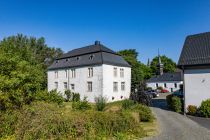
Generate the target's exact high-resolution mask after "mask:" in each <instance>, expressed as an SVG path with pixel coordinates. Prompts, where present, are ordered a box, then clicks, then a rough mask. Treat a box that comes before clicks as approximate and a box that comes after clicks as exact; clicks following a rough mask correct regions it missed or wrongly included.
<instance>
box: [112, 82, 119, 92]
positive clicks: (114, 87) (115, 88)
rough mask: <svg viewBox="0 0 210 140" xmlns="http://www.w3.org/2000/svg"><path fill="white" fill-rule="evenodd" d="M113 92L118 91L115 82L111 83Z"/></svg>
mask: <svg viewBox="0 0 210 140" xmlns="http://www.w3.org/2000/svg"><path fill="white" fill-rule="evenodd" d="M113 91H114V92H117V91H118V83H117V82H114V83H113Z"/></svg>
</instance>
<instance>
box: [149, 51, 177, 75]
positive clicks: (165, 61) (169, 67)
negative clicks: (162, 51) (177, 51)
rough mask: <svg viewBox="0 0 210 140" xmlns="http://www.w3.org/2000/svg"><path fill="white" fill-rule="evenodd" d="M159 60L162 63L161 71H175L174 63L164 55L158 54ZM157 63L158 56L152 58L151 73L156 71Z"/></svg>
mask: <svg viewBox="0 0 210 140" xmlns="http://www.w3.org/2000/svg"><path fill="white" fill-rule="evenodd" d="M160 58H161V62H162V63H163V65H164V67H163V72H175V71H176V63H175V62H174V61H173V60H172V59H171V58H168V57H167V56H165V55H162V56H160ZM157 64H158V56H156V57H155V58H153V59H152V62H151V65H150V68H151V72H152V74H153V75H155V74H156V72H157Z"/></svg>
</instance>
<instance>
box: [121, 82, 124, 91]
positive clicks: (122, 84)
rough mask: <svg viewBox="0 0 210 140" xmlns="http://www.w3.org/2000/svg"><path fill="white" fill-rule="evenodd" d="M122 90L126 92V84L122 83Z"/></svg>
mask: <svg viewBox="0 0 210 140" xmlns="http://www.w3.org/2000/svg"><path fill="white" fill-rule="evenodd" d="M121 90H122V91H125V82H121Z"/></svg>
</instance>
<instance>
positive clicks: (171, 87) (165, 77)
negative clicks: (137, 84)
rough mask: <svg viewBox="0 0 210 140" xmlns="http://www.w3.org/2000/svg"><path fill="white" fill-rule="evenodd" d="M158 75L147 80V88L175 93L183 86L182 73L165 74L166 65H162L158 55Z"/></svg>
mask: <svg viewBox="0 0 210 140" xmlns="http://www.w3.org/2000/svg"><path fill="white" fill-rule="evenodd" d="M158 61H159V62H158V65H157V69H158V70H157V75H155V76H153V77H152V78H150V79H149V80H147V87H150V88H152V89H154V90H155V89H157V88H158V87H162V88H163V89H166V90H168V91H169V92H174V91H176V90H179V89H180V85H182V84H183V80H182V74H181V72H172V73H169V72H168V73H163V67H164V65H163V64H162V63H161V58H160V55H158Z"/></svg>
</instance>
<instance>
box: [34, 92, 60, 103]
mask: <svg viewBox="0 0 210 140" xmlns="http://www.w3.org/2000/svg"><path fill="white" fill-rule="evenodd" d="M35 100H37V101H46V102H53V103H57V104H62V103H63V102H64V98H63V96H62V95H61V93H59V92H57V91H56V90H52V91H50V92H47V91H46V90H45V91H40V92H38V93H37V94H36V97H35Z"/></svg>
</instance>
